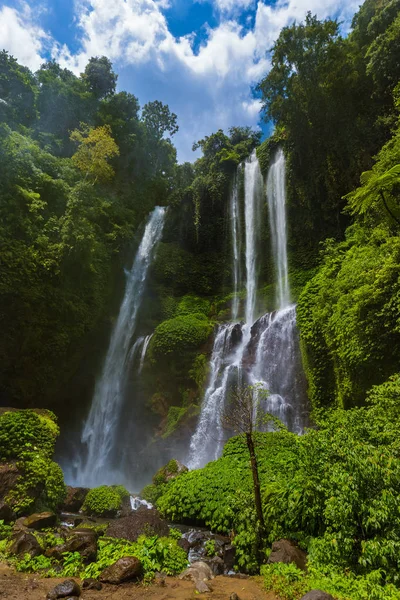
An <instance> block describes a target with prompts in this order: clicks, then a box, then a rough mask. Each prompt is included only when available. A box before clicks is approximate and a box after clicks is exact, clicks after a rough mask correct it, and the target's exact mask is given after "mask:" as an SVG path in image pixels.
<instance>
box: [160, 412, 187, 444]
mask: <svg viewBox="0 0 400 600" xmlns="http://www.w3.org/2000/svg"><path fill="white" fill-rule="evenodd" d="M187 411H188V407H187V406H170V407H169V410H168V416H167V425H166V427H165V431H164V433H163V434H162V437H163V438H167V437H169V436H170V435H171V434H172V433H174V431H175V430H176V428H177V427H178V425H179V423H180V422H181V421H182V419H183V418H184V417H185V415H186V413H187Z"/></svg>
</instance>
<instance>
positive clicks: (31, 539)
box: [10, 529, 42, 558]
mask: <svg viewBox="0 0 400 600" xmlns="http://www.w3.org/2000/svg"><path fill="white" fill-rule="evenodd" d="M10 553H11V554H16V555H17V556H23V555H24V554H29V555H30V556H31V557H32V558H33V557H34V556H38V555H39V554H42V548H41V546H40V544H39V542H38V541H37V539H36V538H35V536H34V535H33V533H29V532H28V531H23V530H21V529H17V530H15V531H14V532H13V535H12V538H11V546H10Z"/></svg>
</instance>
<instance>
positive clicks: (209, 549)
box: [204, 540, 216, 556]
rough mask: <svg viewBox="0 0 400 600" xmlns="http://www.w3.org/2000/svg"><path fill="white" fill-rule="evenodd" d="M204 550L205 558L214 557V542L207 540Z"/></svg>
mask: <svg viewBox="0 0 400 600" xmlns="http://www.w3.org/2000/svg"><path fill="white" fill-rule="evenodd" d="M204 550H205V551H206V556H215V554H216V552H215V540H207V541H206V543H205V544H204Z"/></svg>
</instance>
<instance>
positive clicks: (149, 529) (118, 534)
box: [106, 506, 169, 542]
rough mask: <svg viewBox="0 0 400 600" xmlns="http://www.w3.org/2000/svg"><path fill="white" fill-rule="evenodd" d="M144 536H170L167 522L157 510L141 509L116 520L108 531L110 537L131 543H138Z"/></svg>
mask: <svg viewBox="0 0 400 600" xmlns="http://www.w3.org/2000/svg"><path fill="white" fill-rule="evenodd" d="M142 534H146V535H158V536H160V537H163V536H167V535H168V534H169V527H168V525H167V522H166V521H164V520H163V519H162V518H161V516H160V513H159V512H158V511H157V510H156V509H155V508H151V509H148V508H145V507H144V506H143V507H140V508H138V510H136V511H132V512H131V514H130V515H129V516H127V517H122V518H121V519H117V520H115V521H114V522H113V523H111V525H110V526H109V527H108V529H107V531H106V535H107V536H108V537H114V538H122V539H124V540H129V541H130V542H136V540H137V539H138V537H139V536H140V535H142Z"/></svg>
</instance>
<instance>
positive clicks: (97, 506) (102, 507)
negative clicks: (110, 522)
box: [82, 485, 130, 517]
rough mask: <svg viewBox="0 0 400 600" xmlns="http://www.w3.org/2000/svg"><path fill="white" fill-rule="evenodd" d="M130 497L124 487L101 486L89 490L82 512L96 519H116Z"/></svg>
mask: <svg viewBox="0 0 400 600" xmlns="http://www.w3.org/2000/svg"><path fill="white" fill-rule="evenodd" d="M129 495H130V494H129V492H128V490H126V489H125V488H124V487H123V486H122V485H113V486H109V485H101V486H100V487H97V488H93V489H91V490H89V492H88V494H87V496H86V498H85V502H84V503H83V506H82V511H83V512H84V513H85V514H87V515H93V516H96V517H115V516H116V514H117V513H118V511H120V510H121V509H122V503H123V501H124V500H125V499H126V498H128V497H129Z"/></svg>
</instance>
